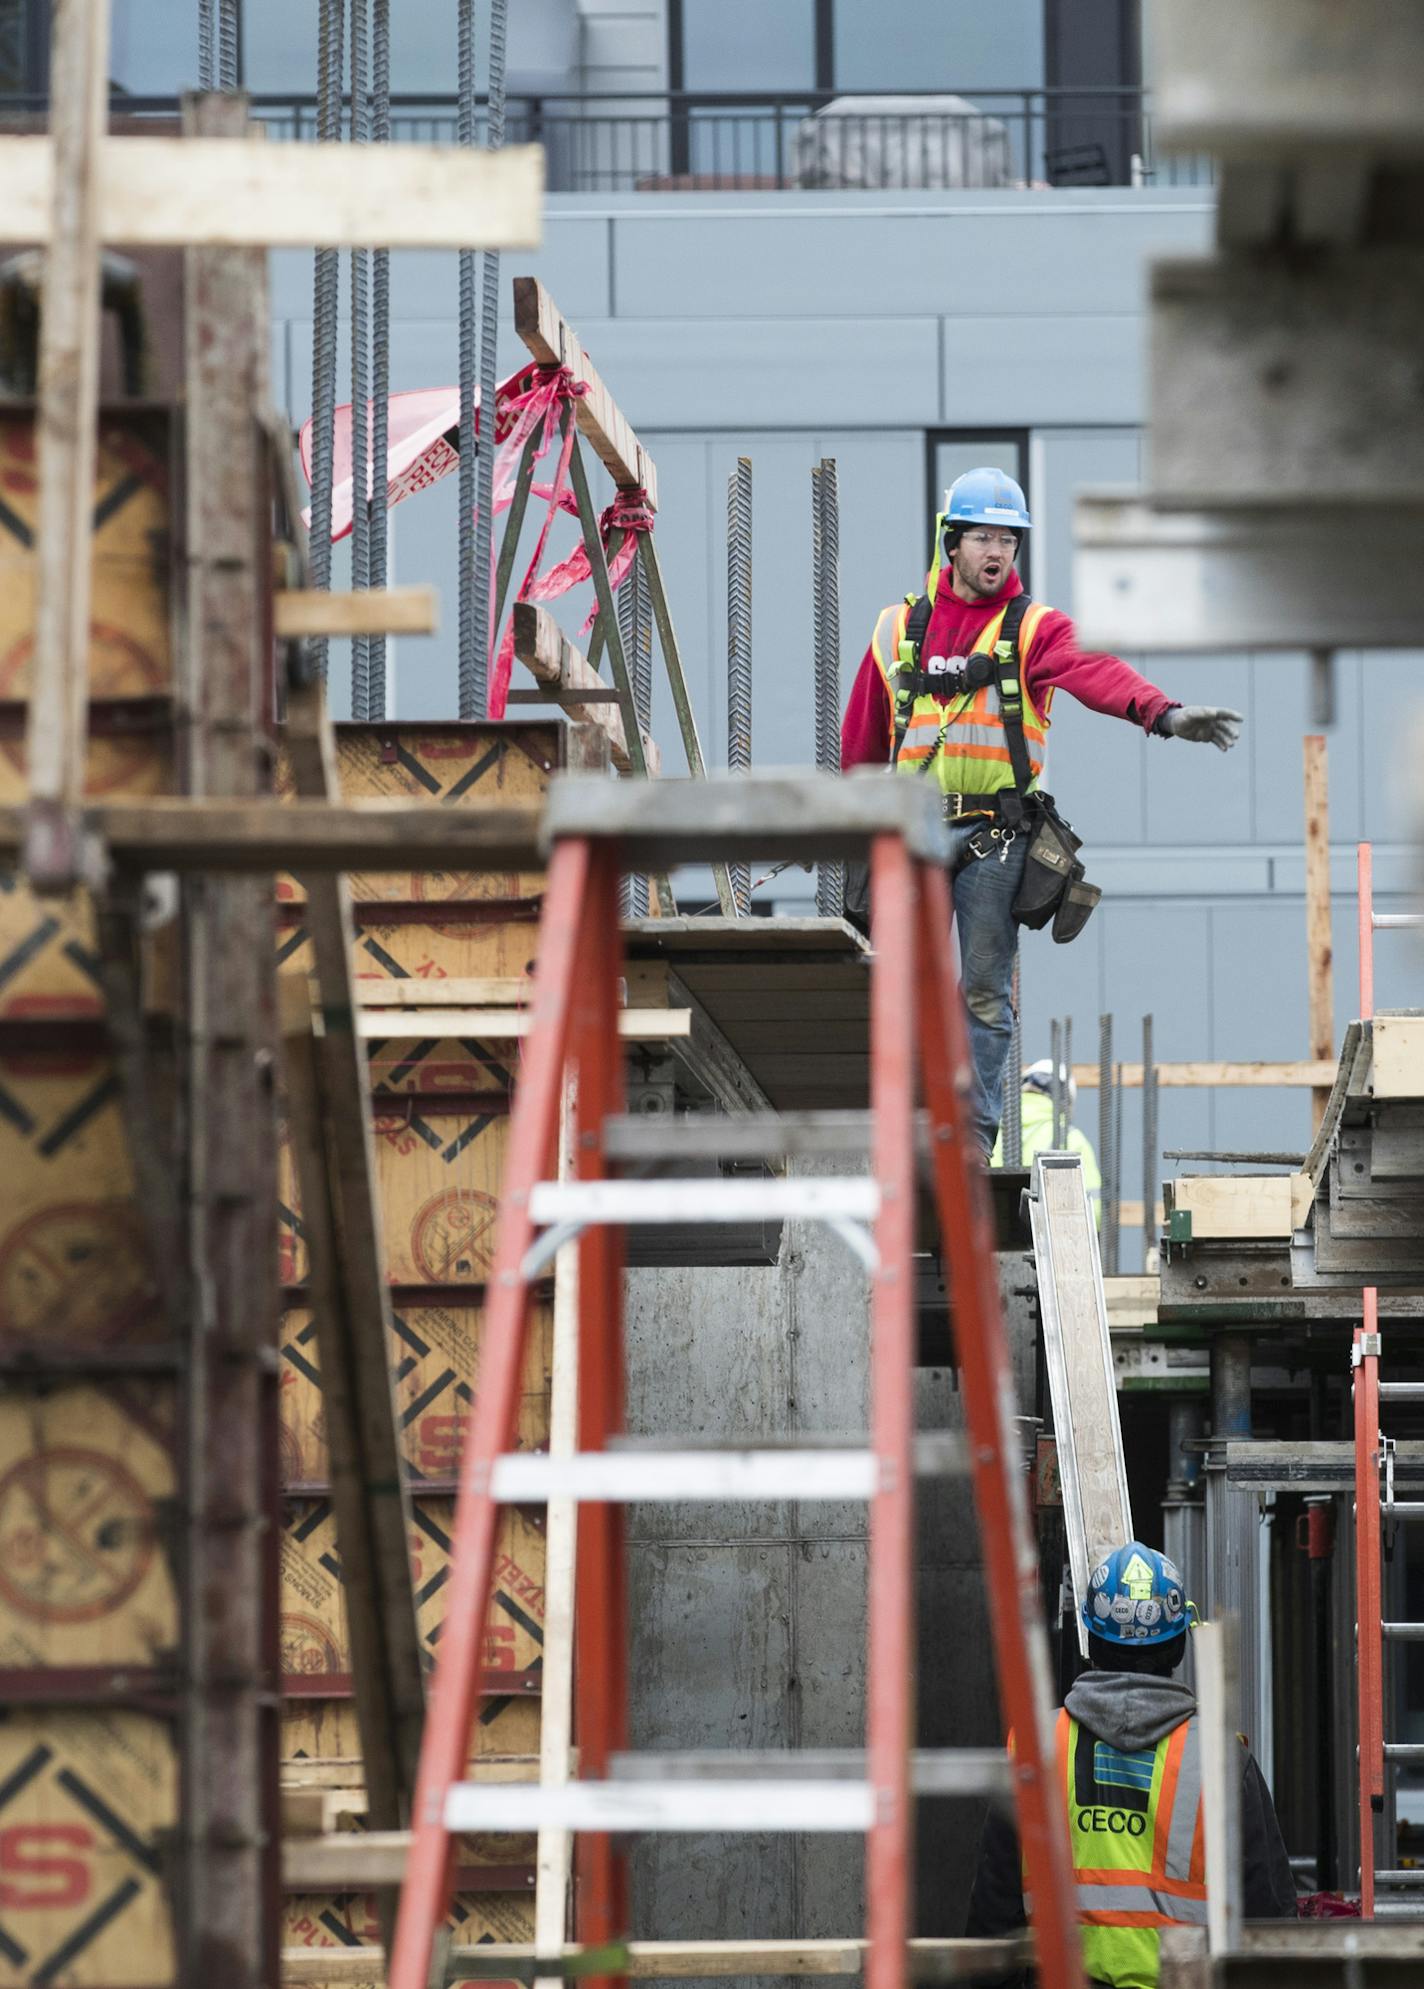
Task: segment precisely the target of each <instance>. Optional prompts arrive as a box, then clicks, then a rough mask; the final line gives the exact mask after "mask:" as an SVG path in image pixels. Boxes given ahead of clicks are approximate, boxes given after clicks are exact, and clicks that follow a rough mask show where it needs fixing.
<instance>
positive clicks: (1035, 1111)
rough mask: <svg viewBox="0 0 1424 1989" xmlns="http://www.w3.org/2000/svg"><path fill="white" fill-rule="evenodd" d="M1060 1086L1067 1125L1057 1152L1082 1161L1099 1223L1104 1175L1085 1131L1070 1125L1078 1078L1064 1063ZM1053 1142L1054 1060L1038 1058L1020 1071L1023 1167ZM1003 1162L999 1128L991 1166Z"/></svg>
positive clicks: (1089, 1194) (1089, 1198)
mask: <svg viewBox="0 0 1424 1989" xmlns="http://www.w3.org/2000/svg"><path fill="white" fill-rule="evenodd" d="M1059 1073H1060V1077H1061V1081H1062V1085H1063V1107H1064V1118H1065V1119H1066V1120H1067V1125H1066V1126H1065V1128H1064V1130H1063V1143H1062V1145H1061V1147H1059V1148H1058V1149H1057V1151H1059V1152H1062V1153H1076V1154H1077V1155H1078V1156H1079V1158H1080V1159H1081V1160H1082V1163H1083V1186H1084V1187H1085V1188H1086V1189H1087V1191H1088V1200H1089V1202H1090V1203H1091V1204H1092V1209H1093V1221H1094V1222H1095V1223H1098V1224H1099V1226H1101V1220H1102V1208H1103V1174H1102V1169H1101V1168H1100V1167H1099V1166H1098V1156H1097V1154H1096V1153H1095V1152H1094V1151H1093V1142H1092V1141H1091V1140H1090V1139H1089V1138H1088V1135H1087V1134H1086V1133H1085V1132H1081V1131H1080V1130H1079V1129H1078V1127H1077V1126H1075V1125H1074V1124H1073V1108H1074V1106H1075V1105H1076V1104H1077V1103H1078V1080H1077V1079H1076V1078H1075V1077H1074V1075H1073V1073H1072V1071H1071V1070H1069V1068H1068V1066H1067V1065H1066V1064H1061V1065H1060V1066H1059ZM1054 1150H1055V1149H1054V1145H1053V1059H1052V1058H1051V1057H1040V1058H1039V1059H1038V1061H1037V1062H1036V1063H1031V1064H1029V1065H1028V1066H1027V1068H1026V1069H1025V1071H1024V1074H1023V1089H1022V1091H1021V1092H1020V1094H1019V1155H1020V1159H1021V1162H1022V1164H1023V1166H1025V1167H1032V1165H1033V1158H1034V1155H1035V1154H1037V1153H1052V1152H1053V1151H1054ZM1003 1164H1004V1136H1003V1133H1002V1131H1001V1132H1000V1134H999V1137H998V1139H997V1140H996V1141H995V1143H994V1151H993V1152H992V1153H991V1154H990V1156H989V1165H990V1166H991V1167H1002V1166H1003Z"/></svg>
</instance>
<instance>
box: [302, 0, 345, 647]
mask: <svg viewBox="0 0 1424 1989" xmlns="http://www.w3.org/2000/svg"><path fill="white" fill-rule="evenodd" d="M320 7H321V13H320V17H319V31H318V40H317V112H316V116H317V137H318V138H319V139H321V140H323V141H324V142H326V143H328V144H333V145H334V144H335V143H336V142H337V140H338V139H339V138H340V136H341V67H342V64H341V50H342V34H343V28H344V24H345V7H344V0H320ZM340 264H341V255H340V251H339V250H337V249H322V248H319V249H318V250H317V252H316V273H315V279H314V282H315V296H314V299H313V305H312V466H311V497H312V502H311V552H310V560H311V583H312V586H313V587H328V588H329V587H330V585H331V470H332V444H333V440H334V433H335V421H336V335H337V286H338V284H339V281H340V276H341V268H340ZM311 650H312V657H313V661H314V662H315V665H316V668H317V670H318V672H319V673H320V675H321V677H322V678H323V680H324V679H325V677H326V673H327V650H328V642H327V638H326V637H325V636H316V637H314V638H313V639H312V644H311Z"/></svg>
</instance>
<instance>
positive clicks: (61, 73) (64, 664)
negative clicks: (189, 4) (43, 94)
mask: <svg viewBox="0 0 1424 1989" xmlns="http://www.w3.org/2000/svg"><path fill="white" fill-rule="evenodd" d="M51 71H52V88H51V96H50V118H51V127H52V131H53V136H52V137H51V138H48V139H44V140H39V139H36V140H32V141H26V140H19V141H11V142H18V143H27V142H28V143H35V144H41V143H42V144H43V145H44V147H45V150H46V153H47V155H48V156H49V157H50V158H51V160H52V161H53V162H54V166H55V170H53V171H52V172H51V174H50V175H49V176H47V178H46V180H45V184H44V188H43V191H42V195H41V197H40V200H39V204H38V217H39V219H40V221H41V224H42V226H43V230H44V238H45V239H46V240H47V241H48V242H49V248H48V251H47V253H46V256H45V268H44V289H43V295H42V307H41V312H40V357H39V419H38V427H39V503H38V515H37V519H36V533H35V537H36V561H37V567H36V573H35V586H36V592H35V651H34V668H33V677H32V688H31V692H30V710H29V721H28V727H27V733H26V745H25V753H26V770H27V776H28V780H29V787H30V797H31V801H32V804H33V805H34V806H35V808H36V809H37V810H38V811H40V813H39V817H38V818H37V822H36V836H35V840H34V844H33V846H32V849H31V855H30V865H29V867H30V872H31V876H32V879H33V881H34V882H35V883H36V884H41V885H48V886H49V887H51V888H59V889H63V888H64V887H65V886H67V885H69V884H71V883H73V882H74V880H75V878H76V877H77V876H78V874H79V868H78V857H79V852H78V850H77V848H76V846H75V843H74V839H73V837H72V835H70V834H69V833H67V832H66V830H65V828H64V826H63V824H62V822H61V820H60V811H61V810H67V809H70V808H73V807H74V806H75V805H76V804H77V803H78V801H79V798H80V796H81V795H82V794H83V792H84V765H85V742H86V732H87V721H88V704H87V698H88V689H89V602H90V593H91V583H92V564H93V552H92V537H91V525H90V521H91V517H92V514H93V509H94V466H95V456H96V451H97V434H98V410H99V212H100V206H101V202H102V199H103V189H102V182H103V171H102V166H101V151H102V146H103V142H104V126H105V121H106V118H107V114H108V112H107V99H108V72H109V6H108V0H57V4H56V6H55V10H54V32H53V45H52V56H51ZM0 185H4V186H5V188H6V200H5V204H6V215H7V220H6V226H7V229H8V215H9V210H10V202H11V190H10V187H9V185H8V183H7V181H6V180H5V178H4V176H3V173H0ZM12 239H18V238H12ZM46 816H47V818H48V820H47V823H46V822H45V820H44V818H45V817H46Z"/></svg>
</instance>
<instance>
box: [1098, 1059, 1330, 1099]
mask: <svg viewBox="0 0 1424 1989" xmlns="http://www.w3.org/2000/svg"><path fill="white" fill-rule="evenodd" d="M1155 1068H1156V1072H1157V1082H1158V1084H1160V1085H1161V1086H1162V1088H1163V1089H1164V1090H1168V1089H1177V1090H1183V1089H1185V1090H1192V1089H1194V1088H1195V1087H1197V1086H1200V1085H1218V1084H1219V1085H1249V1086H1255V1085H1286V1086H1290V1085H1310V1086H1315V1085H1319V1084H1323V1085H1325V1086H1326V1087H1327V1088H1328V1087H1329V1086H1330V1085H1332V1084H1333V1083H1334V1082H1335V1072H1336V1065H1335V1061H1334V1059H1333V1058H1331V1059H1329V1060H1328V1061H1327V1060H1326V1059H1325V1058H1311V1059H1309V1060H1303V1061H1301V1062H1298V1063H1252V1064H1226V1063H1178V1064H1158V1065H1156V1066H1155ZM1117 1069H1118V1076H1117V1078H1116V1079H1115V1082H1116V1083H1119V1084H1125V1085H1126V1086H1127V1087H1128V1089H1129V1090H1136V1089H1140V1088H1141V1085H1142V1066H1141V1064H1119V1065H1118V1066H1117ZM1073 1076H1074V1079H1075V1080H1076V1082H1077V1085H1078V1089H1079V1090H1080V1091H1096V1089H1097V1085H1098V1067H1097V1065H1096V1064H1074V1066H1073Z"/></svg>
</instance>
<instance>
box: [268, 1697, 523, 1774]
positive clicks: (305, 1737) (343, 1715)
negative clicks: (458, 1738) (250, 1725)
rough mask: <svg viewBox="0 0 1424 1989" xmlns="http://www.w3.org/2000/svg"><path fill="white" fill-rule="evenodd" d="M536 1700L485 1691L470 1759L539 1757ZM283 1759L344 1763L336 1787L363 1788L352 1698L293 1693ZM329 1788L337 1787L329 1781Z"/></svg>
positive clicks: (287, 1703)
mask: <svg viewBox="0 0 1424 1989" xmlns="http://www.w3.org/2000/svg"><path fill="white" fill-rule="evenodd" d="M538 1754H539V1701H538V1700H537V1699H536V1698H533V1697H521V1696H518V1695H511V1696H510V1697H508V1698H505V1697H504V1696H503V1695H500V1694H486V1695H485V1696H484V1697H483V1698H482V1700H481V1702H480V1712H479V1716H478V1718H477V1719H476V1722H475V1732H474V1734H473V1736H472V1737H471V1747H470V1759H471V1760H472V1761H473V1760H474V1759H475V1757H476V1756H477V1755H498V1756H501V1757H504V1756H510V1755H517V1756H522V1757H524V1758H525V1759H529V1758H531V1757H532V1758H534V1759H536V1760H537V1758H538ZM282 1759H283V1761H287V1762H292V1761H306V1762H312V1761H320V1762H324V1763H340V1764H342V1765H341V1767H340V1771H339V1785H340V1786H341V1787H343V1788H362V1787H364V1786H365V1776H364V1773H363V1771H362V1768H361V1733H360V1729H359V1727H358V1726H357V1722H356V1702H355V1700H354V1699H311V1698H304V1697H295V1696H294V1697H291V1698H287V1699H284V1700H283V1702H282ZM331 1786H333V1787H335V1786H337V1784H336V1783H332V1784H331Z"/></svg>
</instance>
